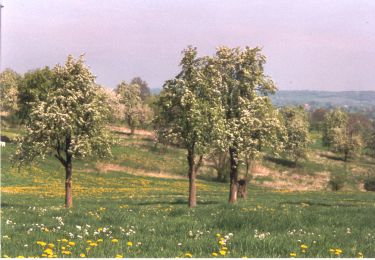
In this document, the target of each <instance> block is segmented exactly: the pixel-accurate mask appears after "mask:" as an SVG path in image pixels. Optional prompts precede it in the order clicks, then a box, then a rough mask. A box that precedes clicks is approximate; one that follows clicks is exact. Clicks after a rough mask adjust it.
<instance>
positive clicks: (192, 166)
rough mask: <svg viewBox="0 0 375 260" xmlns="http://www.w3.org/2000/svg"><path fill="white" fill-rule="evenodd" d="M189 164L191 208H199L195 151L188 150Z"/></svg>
mask: <svg viewBox="0 0 375 260" xmlns="http://www.w3.org/2000/svg"><path fill="white" fill-rule="evenodd" d="M187 159H188V163H189V208H194V207H196V206H197V188H196V185H195V177H196V169H195V162H194V150H192V151H191V150H188V156H187Z"/></svg>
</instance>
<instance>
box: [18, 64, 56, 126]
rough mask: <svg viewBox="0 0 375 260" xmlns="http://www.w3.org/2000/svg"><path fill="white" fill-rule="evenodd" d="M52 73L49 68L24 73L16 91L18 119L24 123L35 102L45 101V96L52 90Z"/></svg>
mask: <svg viewBox="0 0 375 260" xmlns="http://www.w3.org/2000/svg"><path fill="white" fill-rule="evenodd" d="M53 76H54V74H53V72H52V70H50V68H49V67H45V68H43V69H36V70H33V71H29V72H27V73H25V75H24V77H23V79H22V82H21V84H20V86H19V91H18V101H19V109H18V112H17V114H18V117H19V118H20V119H21V120H23V121H25V120H26V119H27V118H28V117H29V115H30V112H31V110H32V106H33V104H34V102H36V101H46V98H47V94H48V92H49V91H50V89H51V88H52V82H53Z"/></svg>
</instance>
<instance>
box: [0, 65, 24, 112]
mask: <svg viewBox="0 0 375 260" xmlns="http://www.w3.org/2000/svg"><path fill="white" fill-rule="evenodd" d="M21 79H22V77H21V75H19V74H18V73H17V72H15V71H14V70H11V69H5V70H4V71H3V72H2V73H1V74H0V106H1V111H5V112H9V113H14V112H16V111H17V109H18V106H17V104H18V100H17V96H18V87H19V85H20V82H21Z"/></svg>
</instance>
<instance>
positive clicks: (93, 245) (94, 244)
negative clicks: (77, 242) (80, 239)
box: [90, 243, 98, 247]
mask: <svg viewBox="0 0 375 260" xmlns="http://www.w3.org/2000/svg"><path fill="white" fill-rule="evenodd" d="M90 246H92V247H95V246H98V244H97V243H90Z"/></svg>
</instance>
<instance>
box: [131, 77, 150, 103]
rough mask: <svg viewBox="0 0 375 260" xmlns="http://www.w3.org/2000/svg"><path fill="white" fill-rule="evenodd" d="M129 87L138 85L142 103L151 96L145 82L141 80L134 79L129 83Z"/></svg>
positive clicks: (138, 78)
mask: <svg viewBox="0 0 375 260" xmlns="http://www.w3.org/2000/svg"><path fill="white" fill-rule="evenodd" d="M130 85H138V86H139V91H140V97H141V100H142V101H145V100H146V99H147V98H148V97H150V96H151V91H150V88H149V87H148V84H147V82H146V81H144V80H142V79H141V78H140V77H135V78H133V79H132V80H131V81H130Z"/></svg>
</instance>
